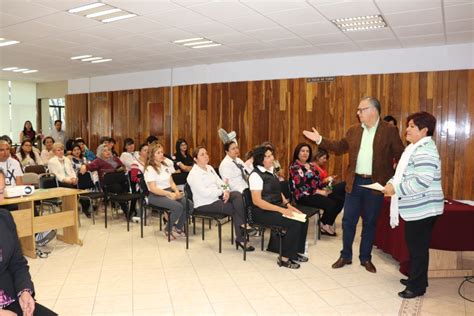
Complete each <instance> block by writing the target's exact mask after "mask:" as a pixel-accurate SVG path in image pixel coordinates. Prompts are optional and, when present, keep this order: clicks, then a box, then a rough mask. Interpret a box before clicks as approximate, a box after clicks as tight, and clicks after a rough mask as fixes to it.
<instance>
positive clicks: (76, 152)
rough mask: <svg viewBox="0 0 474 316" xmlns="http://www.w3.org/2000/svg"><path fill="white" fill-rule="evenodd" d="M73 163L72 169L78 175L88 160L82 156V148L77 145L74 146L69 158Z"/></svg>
mask: <svg viewBox="0 0 474 316" xmlns="http://www.w3.org/2000/svg"><path fill="white" fill-rule="evenodd" d="M68 158H69V159H70V160H71V163H72V169H74V172H75V173H78V172H79V170H81V166H82V165H85V164H86V163H87V160H86V158H85V157H84V156H83V154H82V150H81V146H79V145H77V144H75V145H74V146H72V150H71V156H69V157H68Z"/></svg>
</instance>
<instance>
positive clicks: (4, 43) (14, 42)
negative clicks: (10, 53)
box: [0, 41, 20, 46]
mask: <svg viewBox="0 0 474 316" xmlns="http://www.w3.org/2000/svg"><path fill="white" fill-rule="evenodd" d="M18 43H20V42H19V41H6V42H0V46H8V45H14V44H18Z"/></svg>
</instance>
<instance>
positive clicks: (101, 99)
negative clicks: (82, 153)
mask: <svg viewBox="0 0 474 316" xmlns="http://www.w3.org/2000/svg"><path fill="white" fill-rule="evenodd" d="M88 113H89V122H90V124H89V126H90V132H89V141H88V145H89V148H90V149H91V150H93V151H95V150H96V148H97V146H98V145H99V139H100V137H102V136H111V134H112V93H111V92H94V93H90V94H89V103H88Z"/></svg>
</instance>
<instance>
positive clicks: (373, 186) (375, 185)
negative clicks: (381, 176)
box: [360, 182, 385, 191]
mask: <svg viewBox="0 0 474 316" xmlns="http://www.w3.org/2000/svg"><path fill="white" fill-rule="evenodd" d="M360 186H361V187H364V188H367V189H371V190H376V191H382V190H383V189H385V188H384V187H383V186H382V185H381V184H380V183H378V182H375V183H372V184H361V185H360Z"/></svg>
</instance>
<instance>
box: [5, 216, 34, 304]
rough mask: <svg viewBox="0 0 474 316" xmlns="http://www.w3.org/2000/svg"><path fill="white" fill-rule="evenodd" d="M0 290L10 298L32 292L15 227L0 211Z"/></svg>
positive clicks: (26, 265)
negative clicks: (27, 290)
mask: <svg viewBox="0 0 474 316" xmlns="http://www.w3.org/2000/svg"><path fill="white" fill-rule="evenodd" d="M0 289H2V290H4V291H5V293H6V294H7V295H8V296H10V297H11V298H14V299H18V297H17V294H18V293H19V292H20V291H21V290H24V289H30V290H32V291H33V292H34V287H33V282H32V281H31V275H30V272H29V267H28V262H27V261H26V259H25V257H23V254H22V252H21V248H20V241H19V240H18V235H17V232H16V225H15V222H14V221H13V217H12V215H11V214H10V212H9V211H7V210H4V209H0Z"/></svg>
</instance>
